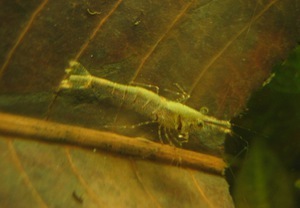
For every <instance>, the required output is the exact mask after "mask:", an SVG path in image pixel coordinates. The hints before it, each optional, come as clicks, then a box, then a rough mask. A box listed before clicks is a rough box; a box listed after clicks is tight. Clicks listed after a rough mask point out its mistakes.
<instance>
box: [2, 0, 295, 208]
mask: <svg viewBox="0 0 300 208" xmlns="http://www.w3.org/2000/svg"><path fill="white" fill-rule="evenodd" d="M0 5H1V8H3V9H2V10H1V11H0V18H1V22H0V36H1V42H0V47H1V49H2V50H0V63H1V64H0V78H1V82H0V93H1V94H0V109H1V110H2V111H6V112H13V113H17V114H24V115H27V116H31V117H37V118H40V119H45V118H46V117H47V118H48V119H50V120H53V121H56V122H62V123H67V124H70V125H79V126H82V127H88V128H92V129H103V128H102V127H101V126H103V125H104V124H115V125H131V124H133V123H139V122H141V121H143V120H145V119H147V118H141V117H139V116H138V115H136V114H134V113H133V112H130V111H126V109H122V108H120V109H118V108H116V107H114V106H110V105H108V104H107V102H105V100H103V102H102V101H100V102H98V101H95V100H94V99H91V98H89V97H86V96H84V95H81V94H78V95H76V96H75V95H74V94H71V95H66V94H60V95H59V96H56V94H55V91H56V90H57V87H58V84H59V83H60V81H61V80H62V79H63V77H64V74H65V73H64V69H65V68H66V67H67V65H68V62H69V60H70V59H76V60H78V61H79V62H81V63H82V64H83V65H84V66H86V67H87V68H88V69H90V72H91V73H92V74H93V75H95V76H100V77H103V76H104V77H105V78H107V79H109V80H112V81H114V82H118V83H123V84H128V83H129V82H130V81H135V82H138V83H143V84H150V85H155V86H158V87H159V88H160V93H161V94H162V95H164V96H166V97H168V98H171V99H176V95H175V96H173V95H172V93H168V92H164V89H170V90H173V91H177V88H174V85H173V84H174V83H178V84H179V85H180V86H181V87H182V88H183V89H184V90H185V91H186V92H188V93H189V94H190V95H191V98H190V99H189V100H188V101H187V103H186V104H187V105H188V106H191V107H193V108H196V109H199V108H200V107H203V106H205V107H207V108H208V109H209V111H210V112H209V114H210V115H213V116H216V117H217V118H220V119H230V118H231V117H232V116H234V115H236V114H238V113H239V112H241V111H242V110H243V109H244V107H245V105H246V101H247V99H248V97H249V96H250V94H251V92H252V91H253V90H254V89H256V88H258V87H260V86H261V84H262V83H263V81H264V80H265V79H267V77H268V76H269V74H270V67H271V66H272V65H273V64H274V63H275V62H277V61H280V60H282V59H283V58H284V57H285V56H286V54H287V53H288V51H289V49H290V48H291V47H293V45H294V44H295V42H296V39H297V38H298V37H299V11H297V9H298V7H297V6H298V0H287V1H278V0H263V1H249V2H247V1H240V2H237V1H233V0H225V1H209V0H204V1H200V0H199V1H198V0H194V1H192V0H190V1H189V0H183V1H176V2H175V3H174V1H170V0H167V1H136V0H124V1H122V0H114V1H106V0H103V1H90V0H85V1H77V0H69V1H57V0H52V1H49V0H36V1H30V2H27V1H26V2H25V1H18V0H14V1H11V0H4V1H1V2H0ZM298 40H299V38H298ZM115 131H117V129H115ZM156 132H157V130H156V128H151V127H150V128H145V129H143V128H142V129H135V130H134V131H128V129H127V130H126V131H124V132H121V133H124V134H127V135H132V136H139V137H146V138H149V139H155V138H156ZM1 137H2V138H3V139H1V140H0V142H1V145H0V148H1V157H2V158H3V159H1V163H0V165H1V170H5V171H4V172H3V174H2V176H1V177H0V180H1V184H3V187H5V188H2V189H1V191H2V192H1V195H0V197H1V200H0V201H1V202H2V201H3V204H1V205H3V206H21V205H24V204H30V206H62V207H70V206H71V207H72V206H76V204H77V205H78V206H81V205H84V206H87V207H91V206H101V205H102V206H105V205H106V206H121V205H123V206H127V207H130V206H135V205H137V204H138V205H141V203H147V204H142V206H143V205H144V206H147V205H148V206H151V207H153V205H154V206H158V207H159V206H161V207H168V206H170V207H171V206H172V207H173V206H176V205H177V204H180V205H182V206H187V207H193V206H199V205H200V206H201V205H202V203H204V204H206V205H207V207H222V206H223V207H226V206H228V207H231V206H232V203H231V201H230V199H229V198H228V190H227V185H226V183H225V180H224V179H223V178H221V177H219V176H214V175H207V173H201V172H198V171H196V170H190V169H185V168H178V167H172V166H168V165H162V164H155V163H152V162H149V161H143V160H136V159H134V160H129V159H128V158H126V157H121V156H116V155H113V156H112V155H110V154H107V153H102V152H101V153H98V154H94V153H92V152H90V151H87V150H83V149H80V148H76V147H74V146H70V147H69V146H60V145H52V144H51V145H50V144H44V143H38V142H32V141H24V140H23V139H21V137H20V136H17V137H12V136H5V137H4V136H1ZM37 138H39V137H37ZM223 139H224V138H221V139H220V140H221V142H222V141H223ZM211 141H214V140H213V139H211ZM195 145H197V142H195V143H192V141H191V145H190V146H191V147H190V148H193V149H198V147H197V146H195ZM104 158H107V159H104ZM103 167H105V168H103ZM116 171H118V172H117V173H116ZM57 176H59V177H57ZM202 176H203V177H204V178H203V177H202ZM20 178H21V179H20ZM133 178H134V179H133ZM7 181H9V182H7ZM189 184H192V185H191V186H189ZM128 187H132V190H131V191H130V190H128ZM133 187H135V188H133ZM199 187H200V188H199ZM203 187H209V188H207V189H206V188H203ZM15 190H18V191H17V192H16V191H15ZM108 193H109V194H108ZM120 196H121V197H120ZM137 196H139V197H137ZM109 197H111V198H109ZM213 197H216V200H215V198H213ZM116 198H117V199H118V200H117V201H116ZM220 198H221V199H222V198H223V199H224V200H220ZM2 199H5V201H4V200H2ZM145 199H146V200H145ZM145 201H146V202H145ZM6 202H7V204H5V203H6ZM223 202H224V204H223ZM113 203H118V204H113ZM219 203H221V204H219Z"/></svg>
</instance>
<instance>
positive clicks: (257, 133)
mask: <svg viewBox="0 0 300 208" xmlns="http://www.w3.org/2000/svg"><path fill="white" fill-rule="evenodd" d="M230 124H231V126H232V127H235V128H238V129H242V130H244V131H246V132H249V133H251V134H255V135H261V136H263V137H265V138H267V137H268V136H267V135H264V134H262V133H261V132H258V131H254V130H250V129H249V128H246V127H243V126H239V125H237V124H234V123H230ZM236 136H239V135H237V134H236Z"/></svg>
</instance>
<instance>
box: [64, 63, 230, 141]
mask: <svg viewBox="0 0 300 208" xmlns="http://www.w3.org/2000/svg"><path fill="white" fill-rule="evenodd" d="M66 73H67V78H65V79H64V80H63V81H62V82H61V84H60V89H89V90H92V92H93V93H94V94H95V96H100V95H103V94H104V95H105V96H107V97H109V98H110V100H111V101H112V102H113V103H116V104H117V103H122V104H123V106H124V107H125V108H128V109H131V110H134V111H135V112H137V113H139V114H141V115H144V116H146V117H148V118H149V119H151V121H153V122H157V123H158V124H159V129H160V130H161V129H163V130H164V131H165V132H166V133H168V132H172V134H171V137H176V138H172V139H173V140H175V141H176V142H177V143H179V144H181V143H182V142H187V141H188V139H189V137H190V135H191V134H194V135H195V134H196V135H197V136H199V137H201V136H203V135H206V136H209V135H211V134H212V132H214V131H217V132H221V133H223V134H224V133H230V132H231V124H230V122H229V121H225V120H219V119H216V118H214V117H212V116H208V115H205V114H203V113H201V112H200V111H197V110H195V109H193V108H191V107H188V106H187V105H184V104H182V103H179V102H175V101H171V100H167V99H166V98H164V97H162V96H159V95H158V94H157V93H154V92H152V91H150V90H147V89H145V88H143V87H139V86H132V85H123V84H118V83H116V82H112V81H109V80H106V79H103V78H99V77H95V76H93V75H91V74H90V73H89V72H88V71H87V70H86V69H85V68H84V67H83V66H82V65H81V64H80V63H78V62H76V61H71V62H70V67H69V68H67V69H66ZM159 135H160V134H159ZM167 137H168V140H169V139H170V138H169V137H170V136H167ZM169 141H170V140H169Z"/></svg>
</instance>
